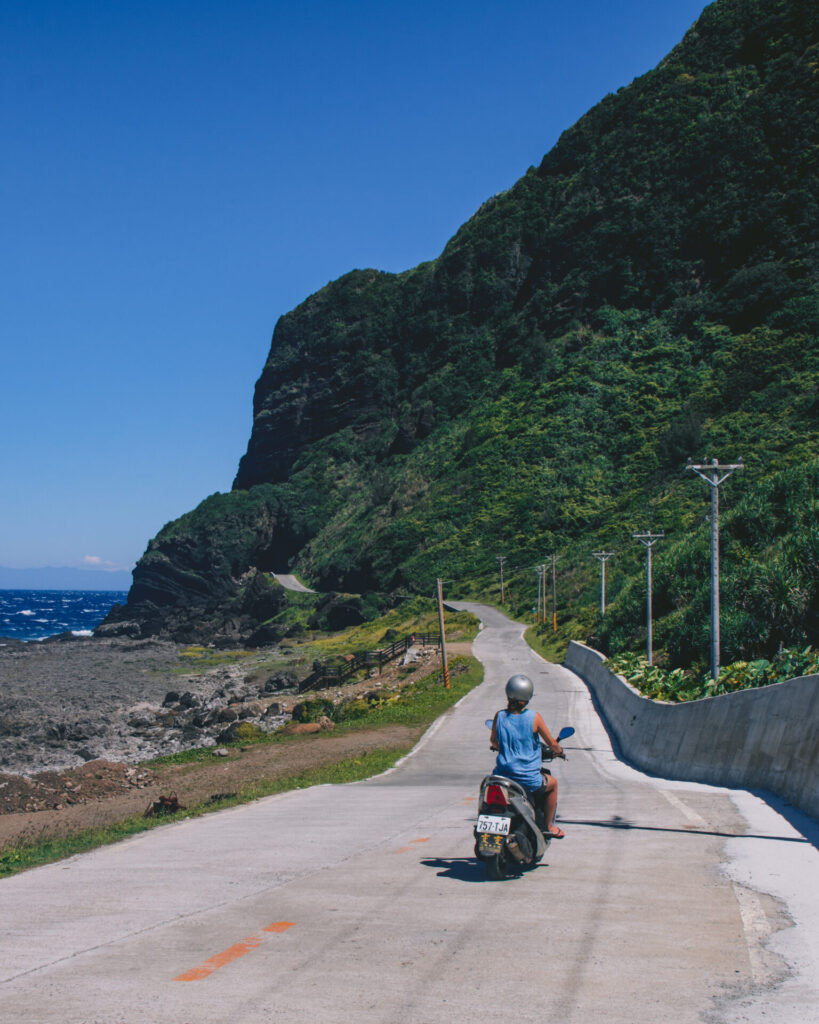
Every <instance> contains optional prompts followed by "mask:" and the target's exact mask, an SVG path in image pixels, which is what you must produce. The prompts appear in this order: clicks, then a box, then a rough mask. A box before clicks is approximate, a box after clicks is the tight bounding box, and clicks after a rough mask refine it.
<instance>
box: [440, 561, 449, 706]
mask: <svg viewBox="0 0 819 1024" xmlns="http://www.w3.org/2000/svg"><path fill="white" fill-rule="evenodd" d="M438 628H439V629H440V630H441V663H442V665H443V669H444V686H445V687H446V688H447V690H448V689H449V665H448V664H447V660H446V631H445V629H444V581H443V580H440V579H439V580H438Z"/></svg>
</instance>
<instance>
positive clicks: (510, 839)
mask: <svg viewBox="0 0 819 1024" xmlns="http://www.w3.org/2000/svg"><path fill="white" fill-rule="evenodd" d="M506 849H507V850H508V851H509V852H510V853H511V854H512V856H513V857H514V858H515V860H516V861H518V862H519V863H520V864H522V863H523V862H524V861H525V860H528V857H527V856H526V854H525V853H524V852H523V850H521V848H520V844H519V843H518V837H517V835H516V834H515V833H514V832H513V833H512V834H511V835H510V836H507V838H506Z"/></svg>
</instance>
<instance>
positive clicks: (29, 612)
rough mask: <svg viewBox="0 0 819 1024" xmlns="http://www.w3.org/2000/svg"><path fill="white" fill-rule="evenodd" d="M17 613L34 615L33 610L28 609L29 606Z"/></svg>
mask: <svg viewBox="0 0 819 1024" xmlns="http://www.w3.org/2000/svg"><path fill="white" fill-rule="evenodd" d="M17 614H18V615H34V612H33V611H31V609H29V608H24V609H23V610H22V611H21V612H18V613H17Z"/></svg>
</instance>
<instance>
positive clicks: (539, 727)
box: [534, 712, 563, 757]
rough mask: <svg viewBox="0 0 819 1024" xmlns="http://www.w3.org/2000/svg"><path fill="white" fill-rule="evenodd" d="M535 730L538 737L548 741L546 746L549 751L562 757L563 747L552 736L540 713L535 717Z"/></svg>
mask: <svg viewBox="0 0 819 1024" xmlns="http://www.w3.org/2000/svg"><path fill="white" fill-rule="evenodd" d="M534 730H535V732H536V733H537V734H538V736H542V737H543V739H544V740H545V741H546V745H547V746H548V747H549V749H550V750H551V751H552V753H553V754H554V755H555V756H556V757H562V755H563V747H561V745H560V744H559V743H558V742H557V740H556V739H555V738H554V736H552V734H551V733H550V732H549V730H548V728H547V726H546V723H545V722H544V721H543V718H542V717H541V715H540V713H539V712H538V714H536V715H535V721H534Z"/></svg>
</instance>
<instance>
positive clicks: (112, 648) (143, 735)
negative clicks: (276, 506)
mask: <svg viewBox="0 0 819 1024" xmlns="http://www.w3.org/2000/svg"><path fill="white" fill-rule="evenodd" d="M181 649H182V648H181V645H178V644H174V643H171V642H168V641H161V640H128V639H122V638H118V639H103V638H97V637H77V638H73V639H72V641H71V642H64V643H53V642H52V643H38V644H22V643H9V642H7V641H3V640H0V771H2V772H4V773H19V774H23V775H32V774H34V773H37V772H42V771H45V770H59V769H64V768H72V767H76V766H78V765H81V764H84V763H86V762H88V761H92V760H95V759H98V758H104V759H106V760H109V761H123V762H130V763H134V762H137V761H144V760H148V759H150V758H152V757H157V756H159V755H162V754H172V753H176V752H177V751H179V750H183V749H187V748H189V747H194V746H198V747H201V746H204V747H207V746H216V745H217V743H222V742H226V741H227V740H229V739H231V738H236V735H235V732H236V727H237V726H238V725H239V724H241V723H244V722H248V723H251V724H252V725H254V726H255V727H256V728H258V729H261V730H263V731H265V732H270V731H273V730H274V729H276V728H278V727H279V726H280V725H281V724H282V723H283V722H284V721H286V720H287V718H288V717H289V715H288V712H287V710H286V705H285V704H283V703H282V701H281V700H280V699H279V698H280V697H281V696H282V695H285V694H293V693H294V692H295V686H296V676H295V675H294V673H293V672H292V671H287V670H281V669H280V670H277V671H270V670H266V669H265V668H264V665H263V663H261V664H260V661H259V660H258V659H256V660H253V662H252V663H248V662H245V661H239V662H234V663H229V664H222V665H217V666H215V667H210V668H205V669H201V668H199V669H198V670H197V669H196V667H195V666H192V668H193V669H194V670H192V671H190V672H187V671H185V666H184V665H182V666H180V661H181V659H180V650H181ZM290 703H291V704H292V701H291V702H290ZM231 730H232V732H231Z"/></svg>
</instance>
